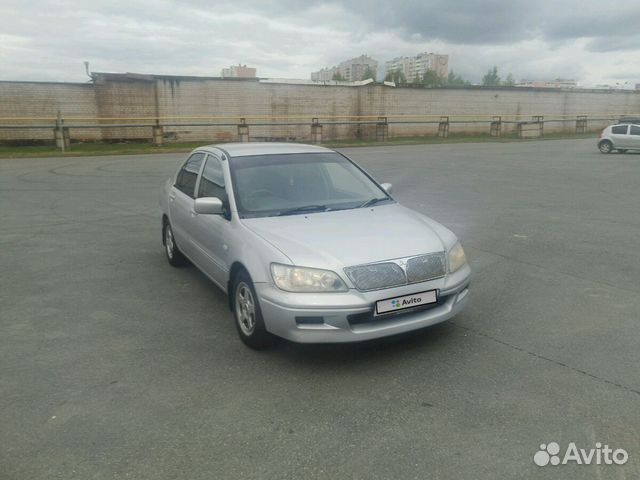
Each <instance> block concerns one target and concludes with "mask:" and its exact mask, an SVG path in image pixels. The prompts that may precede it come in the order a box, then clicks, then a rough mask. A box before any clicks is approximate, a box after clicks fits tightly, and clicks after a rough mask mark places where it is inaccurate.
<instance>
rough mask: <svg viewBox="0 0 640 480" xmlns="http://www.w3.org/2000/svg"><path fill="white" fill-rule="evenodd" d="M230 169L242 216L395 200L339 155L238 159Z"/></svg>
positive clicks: (352, 206) (292, 212)
mask: <svg viewBox="0 0 640 480" xmlns="http://www.w3.org/2000/svg"><path fill="white" fill-rule="evenodd" d="M230 167H231V175H232V179H233V190H234V194H235V199H236V204H237V207H238V212H239V214H240V216H241V217H244V218H247V217H266V216H277V215H295V214H302V213H310V212H321V211H330V210H342V209H347V208H359V207H365V206H370V205H374V204H376V205H378V204H383V203H388V202H393V200H392V199H391V198H390V197H389V196H388V195H387V194H386V192H385V191H384V190H383V189H382V188H381V187H379V186H378V185H377V184H376V183H375V182H374V181H373V180H372V179H371V178H369V176H368V175H367V174H365V173H364V172H363V171H362V170H360V168H358V167H357V166H356V165H354V164H353V163H352V162H351V161H349V160H347V159H346V158H345V157H343V156H342V155H339V154H337V153H332V152H328V153H300V154H283V155H255V156H246V157H235V158H232V159H231V162H230Z"/></svg>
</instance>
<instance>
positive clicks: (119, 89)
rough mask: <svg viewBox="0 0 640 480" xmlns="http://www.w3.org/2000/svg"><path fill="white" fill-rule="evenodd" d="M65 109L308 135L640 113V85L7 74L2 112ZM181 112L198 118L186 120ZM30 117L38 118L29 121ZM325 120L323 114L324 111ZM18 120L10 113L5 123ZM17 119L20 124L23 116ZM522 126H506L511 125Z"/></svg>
mask: <svg viewBox="0 0 640 480" xmlns="http://www.w3.org/2000/svg"><path fill="white" fill-rule="evenodd" d="M58 110H60V111H61V113H62V115H63V116H64V117H65V119H66V123H67V124H68V123H71V122H77V121H80V120H75V119H73V117H89V118H97V117H99V118H101V119H109V118H112V119H122V118H125V117H126V118H131V117H134V118H135V119H133V120H126V121H125V120H101V123H103V124H106V123H109V124H112V123H114V122H116V121H123V122H126V123H128V124H132V123H141V122H147V123H148V122H149V120H137V119H140V118H148V117H156V116H159V117H162V118H163V120H162V122H164V123H189V122H191V123H193V122H209V121H211V120H210V119H208V118H207V119H205V118H199V117H212V116H215V117H232V118H228V119H227V120H221V122H223V123H236V122H237V121H238V118H237V117H241V116H242V117H247V122H248V123H249V124H251V123H256V122H265V121H266V120H259V119H252V118H251V117H252V116H262V117H276V119H275V120H274V121H275V122H278V121H279V120H278V119H280V118H281V119H282V120H281V121H284V117H287V118H289V121H291V120H292V119H294V118H295V117H302V118H299V119H296V120H299V121H301V122H303V123H304V125H302V126H282V125H272V126H251V127H250V136H251V138H252V139H254V140H259V139H272V138H280V139H287V140H298V141H308V140H309V139H310V131H311V129H310V123H311V119H312V117H323V116H324V117H327V116H342V117H347V116H358V115H360V116H362V115H371V116H378V115H380V116H389V117H393V116H404V117H410V116H411V115H416V116H418V115H433V118H432V120H437V119H438V116H440V115H449V116H451V117H452V118H451V120H462V119H466V120H468V121H469V122H471V121H473V120H479V119H482V120H486V119H487V117H488V116H491V115H503V116H507V115H508V116H511V117H510V118H509V120H529V119H530V118H531V116H532V115H545V117H546V119H549V118H550V117H553V116H559V115H571V116H574V115H580V114H586V115H589V116H591V117H599V116H603V115H619V114H623V113H626V114H638V113H640V94H638V93H637V92H632V91H627V92H601V91H600V92H596V91H561V90H543V89H520V88H495V89H490V88H473V87H471V88H451V89H446V88H443V89H422V88H392V87H386V86H382V85H367V86H359V87H353V86H328V85H327V86H325V85H322V86H321V85H296V84H285V83H282V84H278V83H260V82H258V81H257V80H237V79H233V80H231V79H220V78H204V77H201V78H200V77H170V76H143V75H132V74H96V75H95V82H94V84H73V83H37V82H0V117H50V118H53V117H55V116H56V114H57V112H58ZM175 117H189V118H183V119H182V120H180V119H176V118H175ZM25 121H28V120H25ZM321 122H322V119H321ZM7 123H9V121H7V120H0V124H7ZM12 123H19V121H13V122H12ZM608 123H610V122H609V121H608V120H604V121H601V122H590V123H589V129H598V128H602V127H603V126H605V125H606V124H608ZM514 128H515V125H505V127H504V131H509V129H514ZM488 129H489V127H488V125H487V124H486V123H485V124H475V123H465V124H452V125H451V128H450V132H451V133H469V134H472V133H487V132H488ZM562 130H565V131H574V130H575V123H574V122H571V123H564V124H563V123H548V124H545V132H557V131H562ZM436 132H437V124H431V125H424V124H423V125H420V124H409V125H406V124H405V125H390V126H389V135H390V136H412V135H431V134H435V133H436ZM237 134H238V130H237V127H236V126H234V125H232V126H216V127H204V126H188V125H177V126H167V127H165V128H164V135H165V139H166V140H167V141H191V140H202V141H230V140H235V139H236V138H237ZM151 136H152V132H151V128H149V127H140V128H113V127H104V128H96V129H81V128H77V129H72V130H71V137H72V139H74V140H87V141H91V140H100V139H104V140H119V139H150V138H151ZM372 136H375V126H354V125H326V124H325V126H324V127H323V137H324V138H325V139H339V138H354V137H364V138H366V137H372ZM52 138H53V130H52V128H47V129H39V130H26V129H19V130H6V129H0V141H1V140H12V139H39V140H43V139H52Z"/></svg>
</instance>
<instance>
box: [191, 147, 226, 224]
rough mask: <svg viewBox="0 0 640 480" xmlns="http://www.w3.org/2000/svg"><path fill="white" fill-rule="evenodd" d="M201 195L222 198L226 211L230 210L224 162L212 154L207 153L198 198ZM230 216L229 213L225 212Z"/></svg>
mask: <svg viewBox="0 0 640 480" xmlns="http://www.w3.org/2000/svg"><path fill="white" fill-rule="evenodd" d="M200 197H217V198H219V199H220V200H222V205H223V206H224V208H225V210H226V212H229V197H228V195H227V189H226V187H225V182H224V170H223V169H222V162H221V161H220V160H219V159H218V158H216V157H214V156H212V155H207V160H206V163H205V164H204V169H203V170H202V176H201V177H200V186H199V187H198V198H200ZM225 217H228V214H225Z"/></svg>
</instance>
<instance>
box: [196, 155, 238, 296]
mask: <svg viewBox="0 0 640 480" xmlns="http://www.w3.org/2000/svg"><path fill="white" fill-rule="evenodd" d="M204 197H216V198H219V199H220V200H222V204H223V206H224V208H225V213H224V214H223V215H205V214H198V213H195V212H192V213H191V215H192V218H191V220H192V224H193V228H192V232H193V245H194V249H195V250H196V251H195V253H194V255H196V256H197V258H198V262H199V265H200V266H201V268H202V269H203V270H204V271H205V273H206V274H207V275H209V277H211V278H212V279H213V280H214V281H215V282H216V283H217V284H218V285H219V286H220V287H222V288H223V289H225V290H226V283H227V276H228V272H229V258H228V251H229V250H228V246H227V241H228V237H229V228H230V223H231V222H230V221H231V214H230V209H229V198H228V196H227V189H226V181H225V172H224V165H223V163H222V161H221V160H220V158H218V157H217V156H215V155H212V154H207V157H206V160H205V164H204V167H203V169H202V173H201V174H200V179H199V180H198V192H197V196H196V198H204Z"/></svg>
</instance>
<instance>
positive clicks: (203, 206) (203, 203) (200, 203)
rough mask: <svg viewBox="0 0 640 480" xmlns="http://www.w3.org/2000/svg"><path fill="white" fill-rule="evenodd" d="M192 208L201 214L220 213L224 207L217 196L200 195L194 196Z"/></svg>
mask: <svg viewBox="0 0 640 480" xmlns="http://www.w3.org/2000/svg"><path fill="white" fill-rule="evenodd" d="M193 210H194V211H195V212H196V213H201V214H203V215H222V214H223V210H224V208H223V206H222V200H220V199H219V198H217V197H202V198H196V203H195V205H194V206H193Z"/></svg>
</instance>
